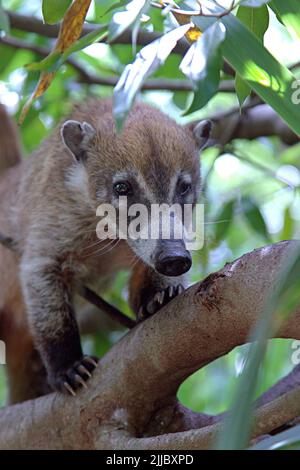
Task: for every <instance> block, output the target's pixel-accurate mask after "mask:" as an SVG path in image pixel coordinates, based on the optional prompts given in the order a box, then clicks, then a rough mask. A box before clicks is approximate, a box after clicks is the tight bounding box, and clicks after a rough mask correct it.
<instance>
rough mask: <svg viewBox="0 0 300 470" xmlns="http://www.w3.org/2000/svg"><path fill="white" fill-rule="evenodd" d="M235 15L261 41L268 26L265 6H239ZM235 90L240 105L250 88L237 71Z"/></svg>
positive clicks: (267, 14) (267, 12) (267, 13)
mask: <svg viewBox="0 0 300 470" xmlns="http://www.w3.org/2000/svg"><path fill="white" fill-rule="evenodd" d="M236 16H237V18H238V19H239V20H240V21H241V22H242V23H243V24H244V25H246V26H247V27H248V28H249V29H250V31H252V33H253V34H255V36H256V37H257V38H258V39H260V40H261V42H262V43H263V37H264V34H265V32H266V31H267V29H268V26H269V11H268V8H267V6H266V5H263V6H261V7H260V8H249V7H245V6H240V7H239V8H238V10H237V14H236ZM235 90H236V93H237V97H238V100H239V103H240V106H242V105H243V103H244V101H245V99H246V98H247V97H248V95H249V94H250V92H251V88H250V87H249V85H248V84H247V83H245V81H244V80H243V79H242V78H241V76H240V75H239V74H238V73H237V74H236V77H235Z"/></svg>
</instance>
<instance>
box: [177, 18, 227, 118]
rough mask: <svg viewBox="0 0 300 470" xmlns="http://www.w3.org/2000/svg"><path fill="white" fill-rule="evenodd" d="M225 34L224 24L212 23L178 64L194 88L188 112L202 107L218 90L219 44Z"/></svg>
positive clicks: (220, 60) (220, 61)
mask: <svg viewBox="0 0 300 470" xmlns="http://www.w3.org/2000/svg"><path fill="white" fill-rule="evenodd" d="M225 35H226V30H225V27H224V25H223V24H222V23H220V22H216V23H214V24H213V25H212V26H210V27H209V28H207V29H206V30H205V32H204V33H203V34H202V35H201V36H200V37H199V39H198V40H197V41H196V42H194V43H193V44H192V45H191V47H190V48H189V50H188V51H187V53H186V55H185V56H184V58H183V60H182V62H181V64H180V70H181V71H182V72H183V73H184V74H185V75H186V76H187V77H188V78H189V79H190V80H191V82H192V83H193V86H194V89H195V94H194V99H193V102H192V104H191V106H190V108H189V110H188V111H187V112H189V113H192V112H194V111H197V110H198V109H200V108H202V107H203V106H204V105H205V104H206V103H207V102H208V101H209V100H210V98H211V97H212V96H213V95H214V94H215V93H216V92H217V90H218V87H219V83H220V70H221V65H222V55H221V49H220V46H221V44H222V43H223V41H224V39H225Z"/></svg>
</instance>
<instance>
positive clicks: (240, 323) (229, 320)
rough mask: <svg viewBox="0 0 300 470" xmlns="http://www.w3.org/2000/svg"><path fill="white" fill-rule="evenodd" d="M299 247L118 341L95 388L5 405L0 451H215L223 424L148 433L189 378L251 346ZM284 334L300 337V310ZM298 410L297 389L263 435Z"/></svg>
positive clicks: (201, 291) (244, 261) (214, 283)
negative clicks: (212, 448)
mask: <svg viewBox="0 0 300 470" xmlns="http://www.w3.org/2000/svg"><path fill="white" fill-rule="evenodd" d="M295 247H299V242H281V243H277V244H275V245H271V246H268V247H265V248H261V249H258V250H255V251H253V252H252V253H248V254H246V255H244V256H242V257H241V258H240V259H238V260H236V261H234V262H232V263H229V264H227V265H226V266H225V267H224V268H223V269H222V270H221V271H219V272H218V273H215V274H212V275H210V276H209V277H208V278H207V279H205V280H204V281H203V282H202V283H198V284H196V285H194V286H192V287H191V288H189V289H188V290H187V291H185V292H184V293H183V294H182V295H180V296H179V297H177V298H176V299H174V300H173V301H172V302H170V303H169V304H168V305H167V306H165V307H164V308H163V309H162V310H161V311H160V312H159V313H157V314H156V315H154V316H153V317H151V318H149V319H148V320H146V321H145V322H143V323H141V324H139V325H137V326H136V327H135V328H134V329H133V330H131V331H130V332H129V333H128V334H127V335H126V336H125V337H124V338H123V339H122V340H121V341H119V342H118V343H117V344H116V345H115V346H114V347H113V348H112V349H111V350H110V351H109V352H108V353H107V354H106V356H105V357H103V359H102V360H101V361H100V363H99V366H98V368H97V369H96V371H95V373H94V377H93V379H92V380H91V381H90V384H89V389H88V390H83V391H81V392H80V393H78V395H77V396H76V397H75V398H70V397H64V396H61V395H57V394H51V395H48V396H46V397H41V398H39V399H36V400H33V401H29V402H26V403H24V404H19V405H14V406H11V407H8V408H5V409H3V410H2V411H1V413H0V447H1V448H2V449H5V448H6V449H8V448H9V449H16V448H21V449H24V448H54V449H59V448H69V449H70V448H90V449H91V448H106V449H120V448H124V446H125V445H126V448H145V445H146V444H147V443H148V444H147V446H148V448H168V449H182V448H183V447H184V448H186V449H192V448H196V447H197V448H199V447H205V446H206V445H209V446H210V445H211V442H212V439H213V437H214V436H215V432H216V430H217V429H218V427H219V426H221V423H215V424H210V425H208V426H206V427H202V428H201V429H196V430H195V429H193V430H191V429H190V430H187V431H184V432H180V433H177V432H174V433H170V434H161V435H158V436H157V435H156V437H147V438H146V437H145V436H149V433H150V428H149V423H151V421H152V424H151V434H152V436H154V435H155V434H157V433H160V432H161V423H159V426H158V428H157V429H155V424H153V423H154V422H155V421H153V417H154V416H155V415H156V414H157V413H158V412H160V413H161V412H162V410H163V408H166V407H170V405H171V404H172V403H174V400H176V392H177V390H178V387H179V385H180V384H181V383H182V381H183V380H185V378H186V377H188V376H189V375H190V374H192V373H193V372H194V371H196V370H197V369H199V368H200V367H203V366H205V365H206V364H208V363H209V362H211V361H213V360H215V359H216V358H218V357H220V356H222V355H224V354H226V353H228V352H229V351H231V350H232V349H233V348H234V347H236V346H238V345H241V344H244V343H245V342H246V341H248V337H249V332H250V331H251V330H252V328H253V326H254V324H255V323H256V322H257V320H258V318H259V315H260V314H261V312H262V311H263V308H264V304H265V301H266V299H267V298H268V296H269V295H270V292H271V291H272V289H273V288H274V284H275V283H276V281H277V276H278V272H279V270H280V268H281V266H282V264H283V263H284V262H285V260H286V257H287V256H288V255H289V254H290V250H291V249H294V248H295ZM276 337H282V338H294V339H300V306H299V308H298V309H297V311H295V312H294V313H293V314H292V315H291V316H289V318H288V319H287V320H286V321H285V322H284V323H283V324H282V325H281V326H280V329H279V331H278V333H277V334H276ZM176 338H178V339H179V340H178V341H176ZM274 410H275V411H276V413H275V411H274ZM299 411H300V409H299V390H298V389H295V390H292V391H289V392H288V395H286V396H282V397H279V398H276V399H275V400H273V402H271V403H267V404H265V405H263V407H262V408H261V409H260V410H257V412H256V413H257V414H256V416H257V420H258V421H257V424H256V427H255V428H254V429H255V432H254V435H258V434H259V433H267V432H269V431H271V430H272V429H274V427H278V425H281V424H282V423H283V422H286V421H287V420H290V419H292V418H293V417H296V416H298V415H299ZM204 417H205V416H204ZM205 419H208V422H209V420H210V419H211V418H209V417H208V418H207V417H206V418H205ZM203 420H204V418H203ZM171 421H172V419H171ZM16 422H18V427H17V428H16V427H15V426H14V423H16ZM203 422H204V421H203ZM168 426H169V429H170V423H168ZM58 431H59V432H58ZM147 439H148V440H147Z"/></svg>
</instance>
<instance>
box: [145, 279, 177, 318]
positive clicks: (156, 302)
mask: <svg viewBox="0 0 300 470" xmlns="http://www.w3.org/2000/svg"><path fill="white" fill-rule="evenodd" d="M183 291H184V287H183V285H182V284H178V286H169V287H167V288H166V289H164V290H161V291H159V292H155V294H154V295H153V296H152V297H151V299H150V300H149V299H148V300H147V301H146V302H145V304H144V305H142V306H141V308H140V310H139V312H138V314H137V321H138V322H141V321H143V320H145V319H146V318H147V317H150V316H151V315H154V313H156V312H157V311H158V310H160V309H161V308H162V307H164V306H165V305H167V304H168V303H169V302H170V301H171V300H172V299H174V298H175V297H177V295H180V294H181V293H182V292H183Z"/></svg>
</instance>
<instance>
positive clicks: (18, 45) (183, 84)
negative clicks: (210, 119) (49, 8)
mask: <svg viewBox="0 0 300 470" xmlns="http://www.w3.org/2000/svg"><path fill="white" fill-rule="evenodd" d="M0 43H2V44H5V45H6V46H9V47H13V48H14V49H25V50H27V51H31V52H34V53H35V54H38V55H40V56H41V57H47V56H48V55H49V54H50V52H51V50H50V49H48V48H46V47H41V46H37V45H35V44H30V43H28V42H27V41H23V40H22V39H18V38H15V37H13V36H5V37H3V38H0ZM67 63H68V64H69V65H71V66H72V67H73V68H74V69H75V70H76V72H77V73H78V81H79V82H81V83H85V84H87V85H102V86H111V87H114V86H115V85H116V84H117V82H118V80H119V77H100V76H98V75H95V74H92V73H90V72H88V71H87V70H85V68H84V67H83V66H82V65H81V64H80V63H79V62H78V61H77V60H76V59H74V58H73V57H69V58H68V59H67ZM142 90H170V91H192V90H193V87H192V84H191V83H190V82H189V81H188V80H180V79H163V78H159V79H152V80H147V81H146V82H145V83H144V84H143V86H142ZM219 91H222V92H233V91H234V86H233V82H232V81H231V80H227V81H224V82H222V83H221V85H220V89H219Z"/></svg>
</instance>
